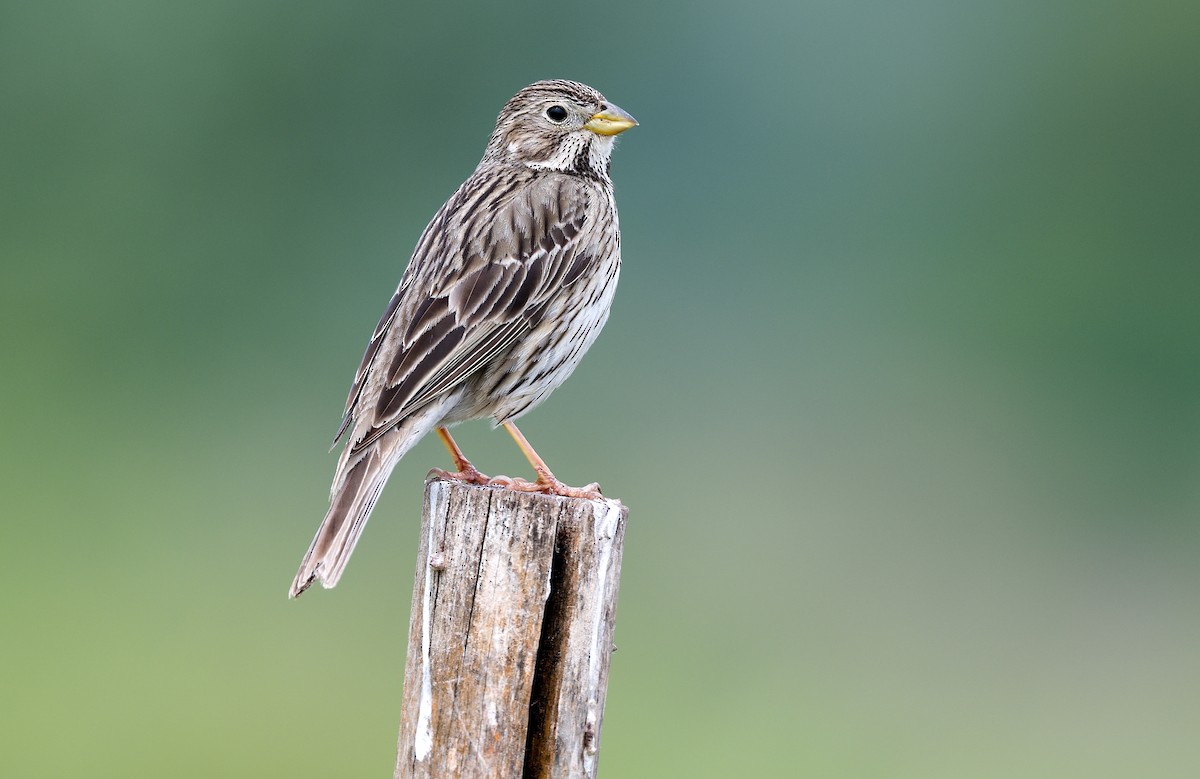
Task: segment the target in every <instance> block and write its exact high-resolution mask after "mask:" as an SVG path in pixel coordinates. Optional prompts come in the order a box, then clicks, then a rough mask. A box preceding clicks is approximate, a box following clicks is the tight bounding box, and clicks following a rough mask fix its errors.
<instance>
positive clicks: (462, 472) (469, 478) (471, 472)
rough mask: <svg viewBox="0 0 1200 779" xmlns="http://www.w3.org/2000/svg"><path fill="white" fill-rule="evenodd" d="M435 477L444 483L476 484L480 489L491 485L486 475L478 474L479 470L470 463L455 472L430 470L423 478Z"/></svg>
mask: <svg viewBox="0 0 1200 779" xmlns="http://www.w3.org/2000/svg"><path fill="white" fill-rule="evenodd" d="M435 476H436V477H437V478H439V479H445V480H446V481H457V482H462V483H463V484H477V485H479V486H481V487H482V486H484V485H486V484H491V483H492V480H491V479H489V478H488V476H487V474H484V473H480V472H479V470H478V469H476V468H475V466H474V465H471V464H470V463H467V464H466V465H465V467H462V468H460V469H459V470H457V471H443V470H442V469H441V468H432V469H430V471H429V473H428V474H427V475H426V477H425V478H427V479H428V478H431V477H435Z"/></svg>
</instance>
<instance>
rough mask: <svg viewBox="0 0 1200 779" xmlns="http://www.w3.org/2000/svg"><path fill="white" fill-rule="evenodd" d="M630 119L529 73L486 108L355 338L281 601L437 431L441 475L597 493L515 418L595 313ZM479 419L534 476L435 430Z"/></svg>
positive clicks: (607, 286)
mask: <svg viewBox="0 0 1200 779" xmlns="http://www.w3.org/2000/svg"><path fill="white" fill-rule="evenodd" d="M636 125H637V121H636V120H635V119H634V118H633V117H632V116H630V115H629V114H628V113H627V112H625V111H624V110H622V109H621V108H620V107H618V106H617V105H615V104H614V103H612V102H610V101H608V100H607V99H606V98H605V97H604V96H603V95H602V94H601V93H600V92H598V91H596V90H595V89H593V88H592V87H589V86H586V85H584V84H581V83H578V82H575V81H567V80H549V81H539V82H536V83H534V84H530V85H529V86H527V87H525V88H524V89H522V90H520V91H519V92H517V93H516V95H514V96H513V97H512V99H510V100H509V101H508V102H507V103H506V104H505V105H504V108H503V109H502V110H501V111H500V114H499V116H498V117H497V119H496V125H495V129H494V130H493V131H492V134H491V136H490V137H489V139H488V141H487V145H486V146H485V149H484V153H483V157H482V159H481V160H480V162H479V164H478V166H477V167H476V168H475V170H474V172H473V173H472V174H471V175H470V176H469V177H468V178H467V180H466V181H464V182H463V183H462V185H461V186H459V188H458V189H457V190H455V192H454V194H452V195H451V196H450V198H449V199H448V200H447V201H446V203H445V204H444V205H443V206H442V207H441V208H440V209H439V210H438V211H437V213H436V214H435V215H434V217H433V219H432V220H431V221H430V222H429V225H428V226H427V227H426V228H425V230H424V232H422V233H421V236H420V238H419V240H418V241H417V245H416V249H415V250H414V251H413V254H412V257H411V259H410V260H409V262H408V265H407V267H406V268H405V270H404V273H403V275H402V276H401V279H400V283H399V285H398V286H397V288H396V291H395V294H393V295H392V297H391V300H390V301H389V302H388V304H387V307H386V308H385V309H384V312H383V315H382V316H381V317H380V319H379V323H378V325H377V326H376V327H375V330H374V332H373V333H372V335H371V339H370V341H369V342H368V344H367V348H366V352H365V353H364V355H363V358H362V362H361V363H360V365H359V368H358V370H357V372H356V373H355V376H354V381H353V384H352V385H351V388H350V394H349V397H348V398H347V400H346V407H345V413H344V415H343V417H342V423H341V426H340V428H339V429H338V432H337V435H336V436H335V437H334V444H333V445H334V447H336V446H337V445H338V442H339V441H340V440H341V439H342V438H343V436H344V437H345V438H346V441H345V445H344V448H343V449H342V452H341V455H340V457H339V458H338V462H337V467H336V470H335V472H334V478H333V484H332V486H331V488H330V500H329V510H328V512H327V513H326V515H325V519H324V520H323V521H322V523H321V526H320V528H319V529H318V530H317V534H316V536H315V537H314V538H313V541H312V544H310V545H309V548H308V551H307V552H306V553H305V555H304V559H303V561H302V562H301V564H300V569H299V571H298V572H297V573H296V578H295V580H294V581H293V582H292V586H291V589H290V590H289V593H288V595H289V598H295V597H297V596H298V595H300V594H301V593H302V592H304V591H305V590H306V589H307V588H308V587H309V586H310V585H311V584H312V583H313V582H314V581H320V582H321V584H322V585H323V586H324V587H326V588H330V587H333V586H335V585H336V584H337V583H338V580H339V579H340V578H341V576H342V573H343V572H344V570H345V568H346V564H347V563H348V562H349V559H350V555H351V553H352V552H353V551H354V547H355V545H356V544H357V543H358V540H359V537H360V536H361V535H362V532H363V528H364V526H365V525H366V522H367V519H368V518H369V517H370V514H371V509H372V508H373V507H374V505H375V502H376V500H377V499H378V498H379V495H380V493H381V492H382V490H383V488H384V485H385V484H386V482H387V480H388V477H389V476H390V475H391V473H392V470H393V468H395V466H396V464H397V463H398V462H399V461H400V459H401V458H402V457H403V456H404V455H405V454H406V453H407V452H408V451H409V450H411V449H412V447H413V446H414V445H416V443H417V442H418V441H420V440H421V439H422V438H424V437H425V436H426V435H427V434H429V433H430V432H433V431H436V432H437V435H438V437H439V438H441V440H442V442H443V444H445V446H446V448H447V449H448V450H449V451H450V455H451V459H452V460H453V462H454V467H455V470H454V471H441V470H438V469H434V471H431V473H434V474H436V475H438V476H440V477H442V478H447V479H453V480H457V481H461V482H466V483H470V484H491V485H497V486H499V487H502V488H508V489H515V490H520V491H526V492H543V493H548V494H554V495H563V496H568V497H582V498H591V499H594V498H598V497H600V488H599V486H598V485H596V484H594V483H593V484H589V485H587V486H586V487H582V488H577V487H570V486H568V485H566V484H564V483H563V482H561V481H559V480H558V479H557V478H555V476H554V474H553V473H552V472H551V471H550V469H549V468H548V467H547V466H546V464H545V462H544V461H543V460H542V459H541V457H539V456H538V455H537V452H536V451H534V449H533V447H532V446H531V445H530V444H529V442H528V440H526V438H525V436H524V435H522V434H521V431H520V430H519V429H518V428H517V427H516V425H515V424H514V421H515V420H516V419H517V418H519V417H520V416H522V415H523V414H525V413H526V412H528V411H530V410H531V409H533V408H534V407H535V406H537V405H538V404H539V403H541V402H542V401H543V400H545V399H546V397H547V396H549V395H550V393H551V392H553V391H554V390H555V389H557V388H558V387H559V386H560V385H562V383H563V382H564V381H566V379H567V378H568V377H569V376H570V375H571V373H572V372H573V371H574V370H575V368H576V366H577V365H578V364H579V361H580V359H581V358H582V357H583V355H584V353H585V352H586V351H587V350H588V348H589V347H590V346H591V345H592V343H593V342H594V341H595V340H596V336H597V335H598V334H599V333H600V330H601V328H602V327H603V326H604V324H605V322H606V321H607V320H608V314H609V309H610V307H611V305H612V300H613V294H614V292H615V290H616V286H617V278H618V276H619V275H620V270H621V233H620V227H619V224H618V220H617V207H616V201H615V199H614V196H613V183H612V179H611V178H610V176H609V166H610V159H611V155H612V152H613V147H614V145H615V141H616V137H617V135H618V134H620V133H622V132H624V131H626V130H628V129H630V128H631V127H634V126H636ZM488 417H490V418H492V419H493V420H494V422H495V424H496V425H497V426H503V427H504V429H505V430H506V431H507V432H508V433H509V434H510V435H511V436H512V437H513V439H514V440H515V441H516V443H517V445H518V447H519V448H520V450H521V452H522V453H523V454H524V455H525V457H526V459H528V460H529V463H530V464H531V465H532V467H533V469H534V472H535V473H536V474H537V478H536V480H535V481H526V480H524V479H510V478H507V477H502V476H498V477H496V478H489V477H487V476H485V475H484V474H483V473H481V472H480V471H478V470H477V469H476V468H475V466H474V465H473V464H472V463H471V462H470V460H468V459H467V458H466V456H465V455H464V454H463V452H462V450H461V449H460V448H459V446H458V445H457V443H456V442H455V441H454V439H453V438H452V437H451V435H450V432H449V429H448V428H449V427H450V426H452V425H455V424H458V423H460V422H466V421H469V420H476V419H485V418H488Z"/></svg>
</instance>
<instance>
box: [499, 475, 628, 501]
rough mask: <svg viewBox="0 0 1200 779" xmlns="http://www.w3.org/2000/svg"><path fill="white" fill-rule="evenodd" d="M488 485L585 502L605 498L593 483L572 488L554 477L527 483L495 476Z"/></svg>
mask: <svg viewBox="0 0 1200 779" xmlns="http://www.w3.org/2000/svg"><path fill="white" fill-rule="evenodd" d="M488 484H490V485H493V486H496V487H503V488H504V489H506V490H516V491H517V492H540V493H543V494H545V495H561V496H562V497H564V498H583V499H584V500H603V499H604V496H603V495H602V494H600V485H599V484H597V483H596V482H592V483H591V484H588V485H586V486H583V487H572V486H571V485H569V484H563V483H562V482H561V481H559V480H558V479H556V478H554V477H553V476H551V477H549V478H541V477H539V478H538V480H537V481H526V480H525V479H519V478H518V479H512V478H509V477H508V476H494V477H492V479H490V480H489V481H488Z"/></svg>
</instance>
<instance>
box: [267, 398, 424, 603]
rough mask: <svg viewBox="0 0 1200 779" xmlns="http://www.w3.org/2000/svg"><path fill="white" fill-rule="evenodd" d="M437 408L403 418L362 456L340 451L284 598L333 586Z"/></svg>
mask: <svg viewBox="0 0 1200 779" xmlns="http://www.w3.org/2000/svg"><path fill="white" fill-rule="evenodd" d="M437 405H438V404H435V407H434V408H426V409H423V410H422V412H418V413H417V414H415V415H413V416H412V417H409V418H408V419H406V420H405V421H404V422H402V423H401V424H400V425H398V426H397V427H395V428H393V429H392V430H389V431H388V432H387V433H385V434H384V435H383V436H381V437H380V438H379V439H378V440H376V441H374V442H373V443H371V444H370V445H369V446H368V447H367V448H366V450H364V451H362V452H357V453H352V452H351V447H349V446H347V447H346V451H345V452H343V453H342V457H341V460H340V461H339V462H338V468H337V473H336V475H335V476H334V480H333V490H332V493H331V494H330V499H329V511H328V512H327V513H326V514H325V520H324V521H323V522H321V527H320V528H318V529H317V535H316V537H314V538H313V541H312V544H310V545H309V547H308V552H306V553H305V555H304V560H303V561H302V562H301V563H300V570H299V571H298V572H297V573H296V578H295V580H294V581H293V582H292V588H291V590H289V591H288V597H289V598H295V597H296V596H297V595H299V594H300V593H302V592H304V591H305V590H306V589H308V587H309V585H311V584H312V583H313V582H314V581H317V580H318V579H319V580H320V582H321V584H323V585H324V586H325V587H326V588H329V587H332V586H334V585H335V584H337V583H338V579H340V578H341V577H342V571H344V570H345V569H346V563H348V562H349V561H350V555H351V554H352V553H353V552H354V545H355V544H357V543H358V539H359V536H361V535H362V531H363V528H364V527H365V526H366V524H367V518H368V517H370V516H371V509H373V508H374V507H375V501H376V500H378V499H379V493H380V492H382V491H383V485H384V484H386V483H387V480H388V476H390V475H391V474H392V469H393V468H395V467H396V463H398V462H400V458H401V457H403V456H404V455H405V453H406V452H408V450H409V449H411V448H412V447H413V446H414V445H415V444H416V443H417V441H419V440H421V438H423V437H424V436H425V434H426V433H428V432H429V431H430V430H431V429H432V428H433V426H434V424H435V421H436V420H437V419H439V418H440V410H441V409H440V408H439V407H437Z"/></svg>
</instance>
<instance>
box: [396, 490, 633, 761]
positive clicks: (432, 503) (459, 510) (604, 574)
mask: <svg viewBox="0 0 1200 779" xmlns="http://www.w3.org/2000/svg"><path fill="white" fill-rule="evenodd" d="M627 514H628V510H627V509H626V508H625V507H624V506H622V505H621V503H620V502H618V501H615V500H596V501H589V500H582V499H573V498H561V497H557V496H550V495H539V494H530V493H522V492H516V491H513V490H506V489H502V488H499V487H476V486H470V485H465V484H460V483H457V482H449V481H442V480H434V481H430V482H428V483H427V484H426V487H425V510H424V514H423V517H422V520H421V544H420V549H419V551H418V552H417V571H416V580H415V583H414V586H413V599H412V616H411V619H410V621H409V627H408V659H407V662H406V664H405V668H404V698H403V712H402V715H401V720H400V737H399V744H398V750H397V757H396V774H395V776H396V779H408V778H409V777H414V778H415V777H431V778H435V779H446V778H447V777H462V778H464V779H468V778H469V779H475V778H476V777H500V778H501V779H513V778H515V777H526V778H527V779H528V778H531V777H538V778H539V779H540V778H549V777H553V778H554V779H566V778H567V777H570V778H572V779H574V778H575V777H581V778H582V777H594V776H595V775H596V764H597V761H598V757H599V745H600V725H601V722H602V720H603V715H604V697H605V691H606V689H607V686H608V666H609V660H610V657H611V654H612V649H613V645H612V637H613V625H614V622H615V617H616V607H617V586H618V583H619V579H620V575H621V550H622V541H623V539H624V535H625V519H626V516H627Z"/></svg>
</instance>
